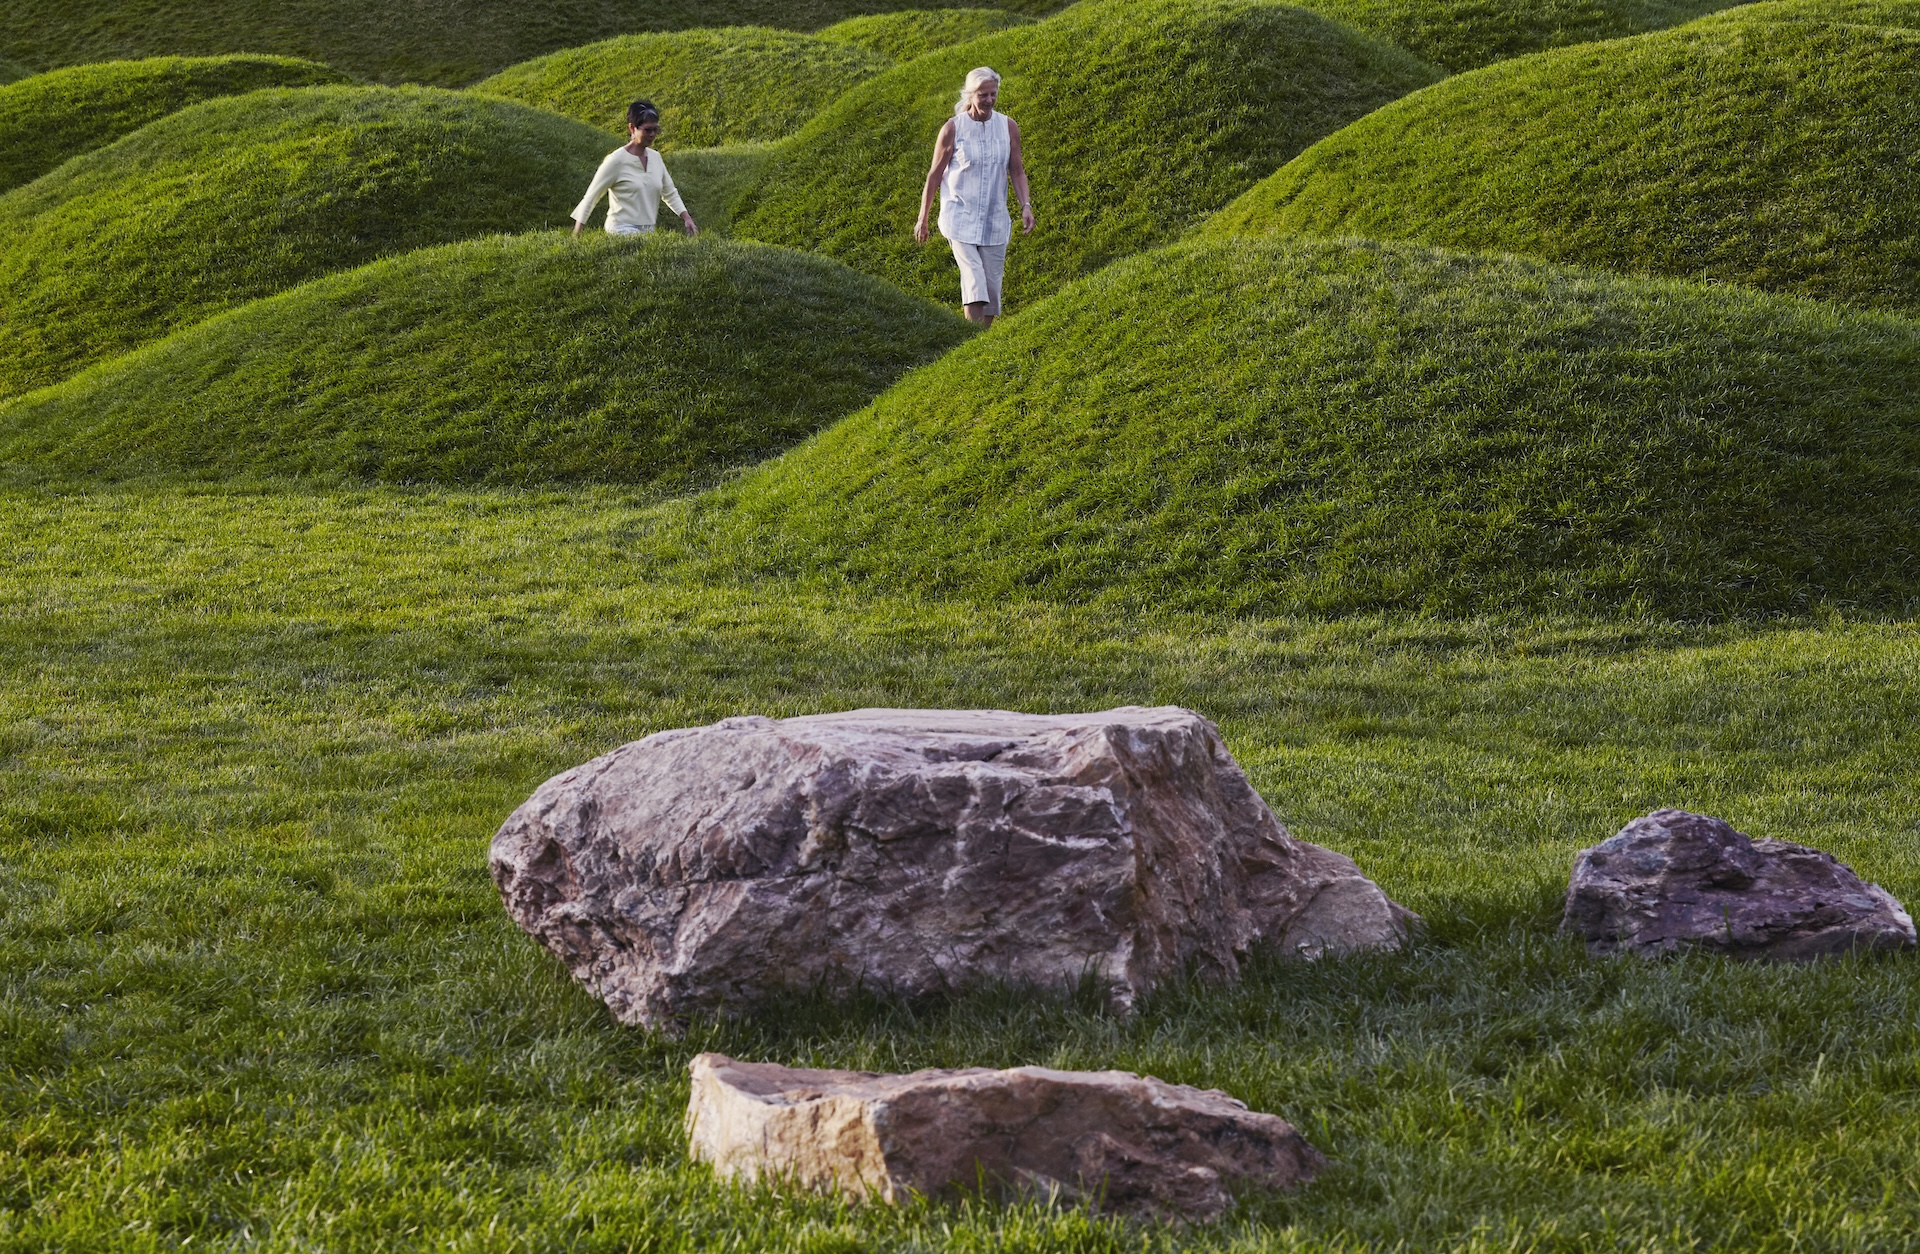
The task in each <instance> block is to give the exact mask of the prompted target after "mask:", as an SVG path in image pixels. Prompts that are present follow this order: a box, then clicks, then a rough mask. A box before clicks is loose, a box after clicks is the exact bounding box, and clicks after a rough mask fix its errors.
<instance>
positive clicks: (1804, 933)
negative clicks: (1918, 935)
mask: <svg viewBox="0 0 1920 1254" xmlns="http://www.w3.org/2000/svg"><path fill="white" fill-rule="evenodd" d="M1561 929H1562V930H1563V931H1568V932H1573V933H1577V934H1578V935H1580V936H1582V937H1584V938H1585V939H1586V942H1587V950H1588V952H1590V953H1594V954H1607V953H1615V952H1632V953H1643V954H1659V953H1668V952H1671V951H1674V950H1677V949H1683V948H1696V947H1697V948H1701V949H1709V950H1714V951H1716V952H1719V953H1725V954H1731V955H1733V956H1734V957H1738V958H1772V959H1801V960H1804V959H1809V958H1820V957H1824V956H1826V955H1828V954H1837V953H1842V952H1844V951H1846V950H1849V949H1910V948H1912V947H1913V944H1914V931H1913V920H1912V919H1910V918H1908V917H1907V912H1906V911H1905V910H1902V909H1901V908H1900V903H1899V902H1897V901H1895V900H1894V899H1893V895H1892V894H1891V893H1889V892H1887V890H1886V889H1884V888H1881V887H1880V886H1879V885H1878V884H1865V883H1862V882H1861V880H1860V877H1859V876H1857V875H1855V874H1854V873H1853V872H1852V871H1851V870H1849V869H1848V868H1847V866H1846V864H1844V863H1842V862H1840V861H1838V860H1837V859H1835V858H1834V857H1833V855H1832V854H1826V853H1821V852H1820V851H1819V850H1817V849H1809V848H1807V847H1806V846H1805V845H1795V844H1790V843H1788V842H1787V841H1784V840H1753V839H1751V838H1749V837H1747V836H1745V835H1743V834H1742V833H1740V832H1737V831H1735V830H1734V829H1733V828H1732V827H1731V826H1730V825H1729V824H1727V823H1725V822H1724V821H1722V820H1720V819H1715V818H1708V817H1707V816H1705V815H1701V814H1689V813H1687V812H1686V811H1685V810H1656V811H1654V812H1653V813H1652V814H1649V815H1647V816H1646V817H1645V818H1639V819H1635V820H1634V821H1633V822H1631V823H1629V824H1627V825H1626V827H1624V828H1622V829H1621V830H1620V834H1619V835H1617V836H1615V837H1613V838H1612V839H1610V840H1607V841H1603V842H1602V843H1600V844H1598V845H1595V846H1594V847H1593V848H1591V849H1583V850H1581V851H1580V854H1579V856H1577V857H1576V858H1575V859H1574V863H1573V881H1572V883H1571V884H1570V885H1569V886H1568V888H1567V907H1566V914H1565V917H1564V918H1563V920H1562V922H1561Z"/></svg>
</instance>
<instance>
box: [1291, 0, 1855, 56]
mask: <svg viewBox="0 0 1920 1254" xmlns="http://www.w3.org/2000/svg"><path fill="white" fill-rule="evenodd" d="M1736 2H1737V0H1305V3H1304V4H1303V5H1302V6H1301V7H1303V8H1308V9H1312V10H1313V11H1314V12H1316V13H1324V14H1326V15H1327V16H1328V17H1331V18H1334V19H1337V20H1338V21H1342V22H1345V23H1347V25H1349V26H1352V27H1353V28H1354V29H1356V30H1362V31H1365V32H1366V33H1367V34H1369V35H1372V36H1374V37H1375V38H1378V39H1384V40H1387V41H1388V42H1390V43H1396V44H1399V45H1400V46H1401V47H1402V48H1405V49H1407V50H1408V51H1409V52H1412V53H1414V54H1415V55H1416V56H1419V57H1423V58H1425V59H1426V60H1427V61H1430V62H1432V63H1433V64H1434V65H1437V66H1441V67H1443V68H1445V69H1450V70H1454V71H1461V70H1472V69H1478V68H1479V67H1481V66H1483V65H1492V64H1493V63H1494V62H1496V61H1505V60H1507V59H1508V58H1510V57H1518V56H1524V55H1526V54H1527V53H1530V52H1539V51H1541V50H1543V49H1546V48H1560V47H1565V46H1567V45H1569V44H1582V43H1590V42H1593V41H1595V40H1600V39H1621V38H1625V37H1626V36H1629V35H1639V34H1644V33H1645V32H1647V31H1653V30H1663V29H1665V28H1666V27H1669V26H1678V25H1679V24H1680V23H1682V22H1686V21H1689V20H1691V19H1693V18H1696V17H1699V16H1700V15H1702V14H1703V13H1710V12H1712V11H1714V10H1716V9H1724V8H1727V7H1729V6H1730V5H1731V4H1734V3H1736ZM1814 2H1815V3H1820V2H1821V0H1814Z"/></svg>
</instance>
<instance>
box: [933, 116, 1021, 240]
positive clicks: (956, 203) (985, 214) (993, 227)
mask: <svg viewBox="0 0 1920 1254" xmlns="http://www.w3.org/2000/svg"><path fill="white" fill-rule="evenodd" d="M1012 156H1013V141H1012V139H1011V137H1010V135H1009V132H1008V130H1007V115H1006V114H1004V113H999V112H994V113H991V114H989V115H988V116H987V120H986V121H984V122H976V121H974V120H973V119H972V118H970V117H968V116H967V111H966V110H965V109H964V108H963V109H959V110H956V111H955V113H954V115H953V160H951V161H949V162H948V163H947V176H946V178H944V179H942V180H941V182H940V234H942V235H944V236H946V237H947V238H948V239H950V240H952V241H954V242H955V243H957V244H986V245H989V246H991V245H995V244H1004V243H1006V242H1007V241H1008V240H1010V239H1012V238H1013V215H1011V214H1009V213H1008V212H1007V162H1008V161H1009V160H1010V159H1011V157H1012Z"/></svg>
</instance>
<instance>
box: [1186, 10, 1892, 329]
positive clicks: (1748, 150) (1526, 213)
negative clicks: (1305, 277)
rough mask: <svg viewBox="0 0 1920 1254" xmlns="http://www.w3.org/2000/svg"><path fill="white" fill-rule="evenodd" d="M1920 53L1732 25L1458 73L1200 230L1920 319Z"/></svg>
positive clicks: (1746, 21) (1715, 21)
mask: <svg viewBox="0 0 1920 1254" xmlns="http://www.w3.org/2000/svg"><path fill="white" fill-rule="evenodd" d="M1917 160H1920V32H1914V31H1905V30H1895V29H1887V28H1878V27H1866V26H1859V25H1844V24H1835V23H1825V22H1817V21H1783V20H1777V19H1775V18H1773V17H1771V16H1769V15H1768V13H1767V12H1766V7H1765V6H1762V8H1761V10H1760V11H1759V12H1756V13H1748V12H1747V11H1746V10H1734V11H1731V12H1728V13H1723V14H1719V15H1716V16H1713V17H1709V18H1704V19H1702V20H1701V21H1699V22H1696V23H1693V24H1691V25H1688V26H1686V27H1683V28H1681V29H1678V30H1672V31H1664V32H1660V33H1658V34H1652V35H1643V36H1640V37H1638V38H1636V39H1630V40H1623V41H1618V42H1614V43H1603V44H1592V45H1588V46H1585V47H1580V48H1567V49H1562V50H1560V51H1557V52H1549V53H1542V54H1539V55H1537V56H1533V57H1527V58H1523V59H1521V60H1518V61H1510V62H1506V63H1504V64H1501V65H1496V66H1493V67H1491V68H1488V69H1485V70H1480V71H1476V72H1474V73H1471V74H1463V75H1460V76H1459V77H1457V78H1453V79H1450V80H1448V81H1447V82H1444V83H1441V84H1439V85H1437V86H1435V87H1433V88H1431V89H1429V90H1427V91H1424V92H1421V93H1420V94H1418V95H1417V96H1413V97H1410V98H1408V99H1406V100H1402V101H1399V102H1397V103H1395V104H1393V105H1390V106H1388V107H1386V108H1384V109H1381V110H1380V111H1379V112H1378V113H1375V114H1373V115H1371V116H1369V117H1366V118H1363V119H1361V120H1360V121H1358V122H1356V123H1355V124H1354V125H1352V126H1350V127H1348V128H1347V129H1346V130H1344V131H1342V132H1340V133H1339V134H1337V135H1334V136H1332V137H1330V138H1329V139H1327V140H1325V141H1323V142H1322V143H1320V144H1318V145H1316V146H1315V147H1314V148H1312V149H1311V150H1309V151H1308V152H1307V153H1305V154H1304V155H1302V156H1301V157H1299V158H1298V159H1297V160H1295V161H1293V162H1291V163H1290V164H1289V165H1288V166H1287V167H1286V168H1284V169H1282V170H1281V171H1280V172H1279V173H1277V174H1276V175H1274V176H1273V177H1272V178H1270V179H1268V180H1266V181H1265V182H1263V183H1262V184H1261V185H1260V186H1258V187H1256V188H1255V189H1254V190H1252V191H1251V192H1249V193H1248V194H1247V195H1246V196H1245V197H1243V198H1242V199H1241V200H1240V201H1239V202H1238V203H1237V204H1235V205H1233V206H1231V207H1230V208H1229V209H1228V210H1227V211H1226V212H1225V213H1223V214H1221V215H1220V216H1219V218H1217V219H1216V220H1215V221H1214V222H1213V223H1212V224H1210V225H1209V228H1208V229H1209V230H1210V231H1214V232H1219V233H1225V234H1244V233H1249V232H1262V231H1281V232H1299V233H1307V234H1315V235H1325V236H1336V235H1341V236H1344V235H1357V236H1365V237H1368V238H1374V239H1405V240H1417V241H1420V242H1423V243H1429V244H1437V245H1443V246H1446V247H1455V248H1469V249H1501V250H1506V251H1511V252H1517V253H1526V254H1530V255H1533V256H1538V257H1543V258H1547V259H1550V260H1557V261H1569V262H1576V263H1580V264H1585V265H1593V266H1600V267H1604V268H1606V269H1610V270H1616V271H1620V272H1622V273H1630V274H1662V275H1679V276H1687V277H1693V278H1701V279H1712V280H1719V281H1723V282H1730V283H1739V284H1746V285H1750V286H1753V287H1757V288H1763V289H1766V290H1769V291H1775V292H1791V293H1796V294H1799V295H1805V296H1814V297H1819V298H1822V299H1826V300H1834V301H1841V302H1845V303H1848V304H1853V305H1859V306H1863V307H1867V308H1877V309H1889V310H1905V311H1910V312H1920V190H1916V188H1917V187H1920V184H1916V183H1915V181H1914V180H1913V178H1911V177H1910V173H1909V172H1910V171H1911V170H1912V169H1913V168H1914V166H1915V163H1916V161H1917Z"/></svg>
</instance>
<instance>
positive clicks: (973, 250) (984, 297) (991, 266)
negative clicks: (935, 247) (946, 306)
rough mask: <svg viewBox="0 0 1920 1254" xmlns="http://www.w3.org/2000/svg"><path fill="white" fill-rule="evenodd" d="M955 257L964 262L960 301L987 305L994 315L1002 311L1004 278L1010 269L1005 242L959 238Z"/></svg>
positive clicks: (991, 314)
mask: <svg viewBox="0 0 1920 1254" xmlns="http://www.w3.org/2000/svg"><path fill="white" fill-rule="evenodd" d="M947 243H949V244H951V245H952V246H953V259H954V260H955V261H956V262H958V263H959V264H960V303H961V304H963V305H985V306H986V307H987V314H988V315H989V316H991V317H998V316H999V315H1000V278H1001V276H1002V275H1004V274H1005V273H1006V272H1007V246H1006V245H1005V244H962V243H961V242H960V241H959V240H957V239H950V240H948V241H947Z"/></svg>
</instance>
